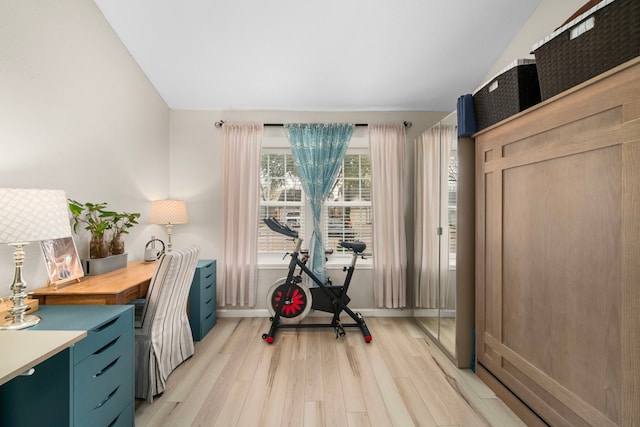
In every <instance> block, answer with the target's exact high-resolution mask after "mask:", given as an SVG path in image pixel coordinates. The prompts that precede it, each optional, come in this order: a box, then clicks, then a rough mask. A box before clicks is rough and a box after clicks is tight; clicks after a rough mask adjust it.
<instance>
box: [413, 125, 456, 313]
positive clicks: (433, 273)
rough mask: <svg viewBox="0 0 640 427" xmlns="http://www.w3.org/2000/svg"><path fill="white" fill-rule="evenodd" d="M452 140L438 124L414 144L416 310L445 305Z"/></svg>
mask: <svg viewBox="0 0 640 427" xmlns="http://www.w3.org/2000/svg"><path fill="white" fill-rule="evenodd" d="M456 137H457V134H456V127H455V126H446V125H441V124H440V125H437V126H434V127H432V128H431V129H429V130H427V131H426V132H424V133H423V134H422V135H420V136H419V137H418V138H416V141H415V146H416V155H415V160H414V162H415V165H414V167H415V187H414V188H415V194H414V200H415V212H414V218H415V239H414V263H413V264H414V271H413V277H414V282H415V296H414V306H415V307H417V308H438V307H440V308H446V307H447V306H448V301H447V300H448V298H449V226H448V224H449V220H448V214H449V211H448V195H449V190H448V172H449V171H448V164H449V156H450V154H451V145H452V142H453V141H454V138H456ZM439 227H442V235H441V236H439V235H438V228H439ZM438 283H440V287H438ZM439 295H440V297H439ZM438 300H440V301H439V303H438Z"/></svg>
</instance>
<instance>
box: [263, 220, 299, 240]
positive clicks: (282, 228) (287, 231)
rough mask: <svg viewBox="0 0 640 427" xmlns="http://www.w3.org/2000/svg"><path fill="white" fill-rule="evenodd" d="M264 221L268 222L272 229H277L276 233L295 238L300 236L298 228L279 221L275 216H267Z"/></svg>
mask: <svg viewBox="0 0 640 427" xmlns="http://www.w3.org/2000/svg"><path fill="white" fill-rule="evenodd" d="M264 223H265V224H267V227H269V228H270V229H271V230H273V231H275V232H276V233H280V234H283V235H285V236H287V237H291V238H293V239H297V238H298V232H297V231H296V230H294V229H292V228H291V227H289V226H288V225H287V224H282V223H281V222H280V221H278V220H277V219H275V218H265V219H264Z"/></svg>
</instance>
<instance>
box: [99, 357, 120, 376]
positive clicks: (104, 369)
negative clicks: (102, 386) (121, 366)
mask: <svg viewBox="0 0 640 427" xmlns="http://www.w3.org/2000/svg"><path fill="white" fill-rule="evenodd" d="M118 360H120V356H118V358H117V359H116V360H114V361H113V362H111V363H109V364H108V365H107V366H105V367H104V368H102V369H100V370H99V371H98V372H96V373H95V375H94V376H93V378H98V377H99V376H100V375H102V374H105V373H106V372H107V371H108V370H109V369H111V368H113V367H114V366H115V365H116V363H118Z"/></svg>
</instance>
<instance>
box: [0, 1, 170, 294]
mask: <svg viewBox="0 0 640 427" xmlns="http://www.w3.org/2000/svg"><path fill="white" fill-rule="evenodd" d="M0 153H1V154H0V186H1V187H24V188H27V187H30V188H54V189H62V190H65V191H66V193H67V196H68V197H70V198H74V199H77V200H79V201H82V202H87V201H89V202H108V203H109V206H110V207H112V208H113V209H116V210H123V211H129V212H140V213H141V214H142V215H143V216H142V220H141V225H139V226H136V227H134V228H133V229H132V231H131V234H130V235H129V236H127V252H128V253H129V258H130V259H139V258H142V255H143V247H144V244H145V242H146V240H147V237H148V236H149V235H150V234H151V233H152V232H153V233H155V234H160V233H162V232H163V230H162V229H161V228H160V226H157V225H154V226H152V225H147V224H146V223H148V218H149V210H150V202H149V201H150V200H152V199H155V198H164V197H166V196H167V193H168V190H169V175H168V173H167V171H168V169H169V109H168V108H167V106H166V104H165V102H164V101H163V100H162V99H161V98H160V96H159V95H158V93H157V92H156V90H155V89H154V88H153V87H152V86H151V84H150V83H149V81H148V79H147V78H146V76H145V75H144V74H143V73H142V72H141V70H140V69H139V67H138V65H137V64H136V63H135V62H134V61H133V59H132V58H131V56H130V55H129V53H128V51H127V50H126V49H125V48H124V46H123V45H122V43H120V40H119V39H118V37H117V36H116V35H115V33H114V32H113V31H112V29H111V27H110V26H109V25H108V24H107V22H106V21H105V19H104V18H103V16H102V14H101V13H100V11H99V9H98V8H97V7H96V5H95V3H94V2H92V1H87V0H55V1H50V0H29V1H23V0H3V1H2V2H0ZM88 238H89V237H88V234H87V232H86V231H85V232H83V233H82V234H81V235H80V236H79V237H77V238H76V242H77V245H78V250H79V252H80V256H81V257H83V258H86V257H87V255H88V254H87V252H88V249H87V246H88ZM26 252H27V258H26V262H25V268H24V277H25V280H26V281H27V286H28V289H35V288H38V287H41V286H43V285H44V284H45V282H46V272H45V269H44V261H43V259H42V255H41V252H40V249H39V245H37V244H31V245H29V246H28V247H27V249H26ZM12 254H13V251H12V249H11V248H10V247H8V246H7V245H0V296H7V295H9V293H10V291H9V285H10V284H11V282H12V279H13V272H14V269H13V264H12Z"/></svg>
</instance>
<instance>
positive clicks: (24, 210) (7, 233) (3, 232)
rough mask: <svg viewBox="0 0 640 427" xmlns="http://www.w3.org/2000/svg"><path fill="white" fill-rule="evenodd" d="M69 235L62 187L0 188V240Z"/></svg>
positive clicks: (67, 209) (19, 240) (14, 241)
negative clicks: (42, 188)
mask: <svg viewBox="0 0 640 427" xmlns="http://www.w3.org/2000/svg"><path fill="white" fill-rule="evenodd" d="M68 236H71V225H70V223H69V206H68V204H67V196H66V194H65V192H64V191H62V190H40V189H24V188H0V243H28V242H35V241H38V240H49V239H59V238H61V237H68Z"/></svg>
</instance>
